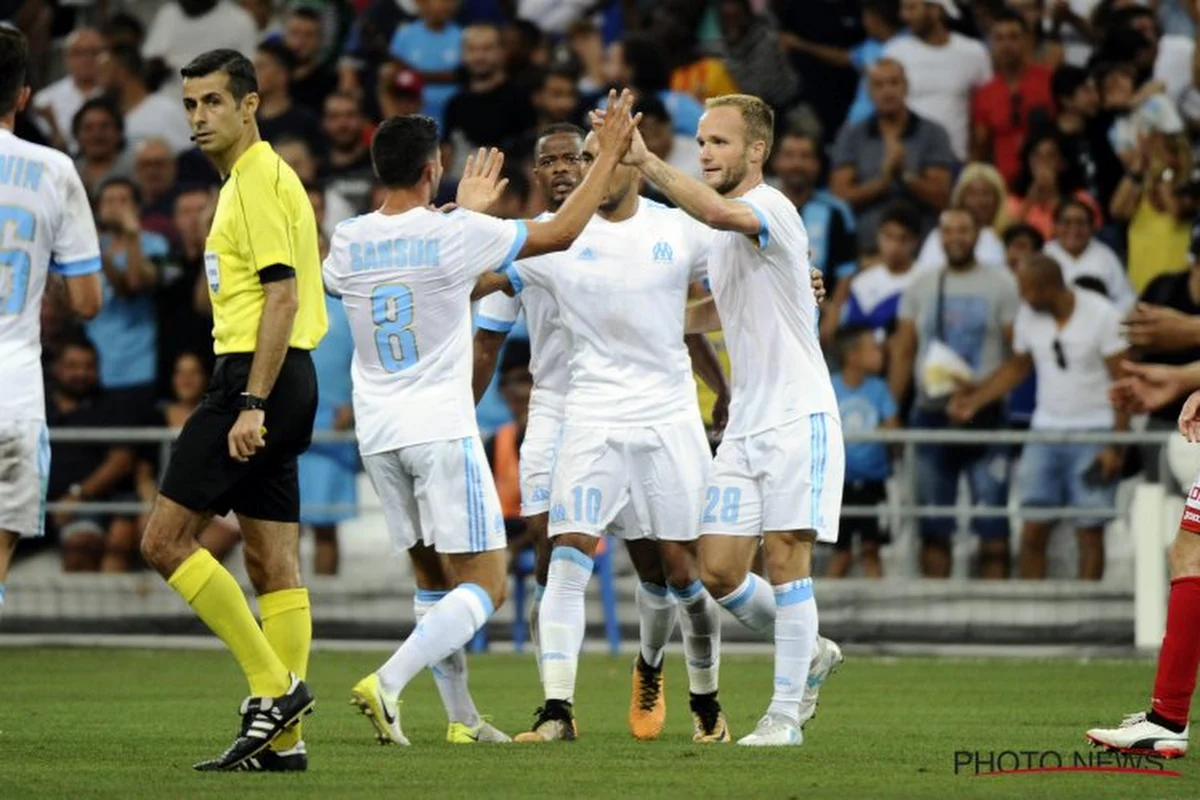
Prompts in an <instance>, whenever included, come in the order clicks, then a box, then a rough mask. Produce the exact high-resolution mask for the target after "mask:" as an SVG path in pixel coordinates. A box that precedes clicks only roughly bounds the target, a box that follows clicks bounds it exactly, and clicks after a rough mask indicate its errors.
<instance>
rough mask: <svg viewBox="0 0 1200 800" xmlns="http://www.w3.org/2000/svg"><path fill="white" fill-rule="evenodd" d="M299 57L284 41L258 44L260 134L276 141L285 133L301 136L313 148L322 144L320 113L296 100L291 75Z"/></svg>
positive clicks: (256, 60) (256, 59) (256, 56)
mask: <svg viewBox="0 0 1200 800" xmlns="http://www.w3.org/2000/svg"><path fill="white" fill-rule="evenodd" d="M295 66H296V58H295V56H293V55H292V51H291V50H289V49H288V48H287V46H286V45H284V44H283V42H280V41H276V40H271V41H266V42H263V43H262V44H260V45H259V46H258V50H257V51H256V52H255V54H254V71H255V72H256V73H257V74H258V114H257V117H258V133H259V135H260V136H261V137H262V138H263V140H264V141H268V142H271V143H272V144H274V143H275V142H276V141H278V140H279V138H280V137H281V136H285V135H286V136H299V137H300V138H301V139H304V140H305V141H306V142H308V143H309V146H310V147H312V148H314V149H315V148H317V147H319V146H320V144H321V132H320V123H319V122H318V120H317V115H316V113H315V112H314V111H313V110H312V109H311V108H309V107H307V106H301V105H296V103H294V102H293V101H292V89H291V77H290V76H291V74H292V71H293V70H294V69H295Z"/></svg>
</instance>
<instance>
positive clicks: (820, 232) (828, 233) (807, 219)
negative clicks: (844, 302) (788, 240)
mask: <svg viewBox="0 0 1200 800" xmlns="http://www.w3.org/2000/svg"><path fill="white" fill-rule="evenodd" d="M800 218H801V219H803V220H804V229H805V230H806V231H807V232H808V249H809V250H810V251H811V252H812V254H813V257H814V261H813V266H815V267H816V268H817V269H819V270H821V274H822V275H825V276H826V280H827V281H829V282H831V283H832V281H833V278H834V277H836V278H838V279H841V278H844V277H846V276H848V275H851V274H853V273H854V270H855V269H857V268H858V262H857V260H856V259H857V257H858V240H857V239H856V238H855V235H854V212H853V211H852V210H850V206H849V205H847V204H846V202H845V201H843V200H842V199H841V198H840V197H837V196H836V195H834V194H832V193H831V192H827V191H825V190H824V189H818V190H817V191H815V192H813V195H812V197H811V198H809V201H808V202H807V203H805V204H804V206H803V207H802V208H801V209H800Z"/></svg>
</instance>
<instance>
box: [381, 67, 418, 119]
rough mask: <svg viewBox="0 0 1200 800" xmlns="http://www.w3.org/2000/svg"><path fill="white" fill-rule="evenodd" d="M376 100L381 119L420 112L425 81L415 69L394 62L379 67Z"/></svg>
mask: <svg viewBox="0 0 1200 800" xmlns="http://www.w3.org/2000/svg"><path fill="white" fill-rule="evenodd" d="M377 86H378V88H377V91H376V98H375V100H376V102H377V103H378V104H379V113H380V117H381V118H382V119H389V118H391V117H403V116H407V115H409V114H419V113H421V105H422V102H421V93H422V92H423V91H424V90H425V82H424V81H423V80H421V74H420V73H419V72H417V71H416V70H412V69H408V68H406V67H398V66H397V65H396V64H395V63H394V62H388V63H386V64H383V65H382V66H380V68H379V80H378V83H377Z"/></svg>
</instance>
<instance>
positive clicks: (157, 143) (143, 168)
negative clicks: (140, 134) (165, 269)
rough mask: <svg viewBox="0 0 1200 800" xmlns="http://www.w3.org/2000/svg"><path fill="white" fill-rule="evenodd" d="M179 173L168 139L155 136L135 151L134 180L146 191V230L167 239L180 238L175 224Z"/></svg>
mask: <svg viewBox="0 0 1200 800" xmlns="http://www.w3.org/2000/svg"><path fill="white" fill-rule="evenodd" d="M177 172H178V170H177V169H176V167H175V157H174V156H173V155H172V153H171V145H169V144H168V143H167V141H166V140H165V139H160V138H158V137H157V136H152V137H150V138H148V139H142V141H141V142H139V143H138V146H137V147H135V148H134V150H133V179H134V181H135V182H136V183H137V185H138V187H139V188H140V189H141V190H142V203H141V206H142V208H141V214H142V229H143V230H146V231H151V232H153V233H157V234H159V235H161V236H165V237H166V238H167V239H175V238H176V236H177V233H176V231H175V226H174V225H172V224H171V217H172V216H173V213H174V206H175V179H176V174H177Z"/></svg>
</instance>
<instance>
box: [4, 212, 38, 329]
mask: <svg viewBox="0 0 1200 800" xmlns="http://www.w3.org/2000/svg"><path fill="white" fill-rule="evenodd" d="M10 223H11V225H12V228H13V231H14V233H15V235H14V236H12V237H11V239H12V240H14V241H15V242H33V234H34V231H35V230H36V228H37V217H35V216H34V215H33V212H32V211H29V210H28V209H25V208H21V207H20V206H0V316H8V315H12V314H20V313H21V312H22V311H23V310H25V295H26V293H27V292H28V290H29V269H30V267H31V265H32V261H31V259H30V257H29V251H28V250H26V249H24V248H20V247H14V246H13V243H12V242H11V241H10V237H9V224H10Z"/></svg>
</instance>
